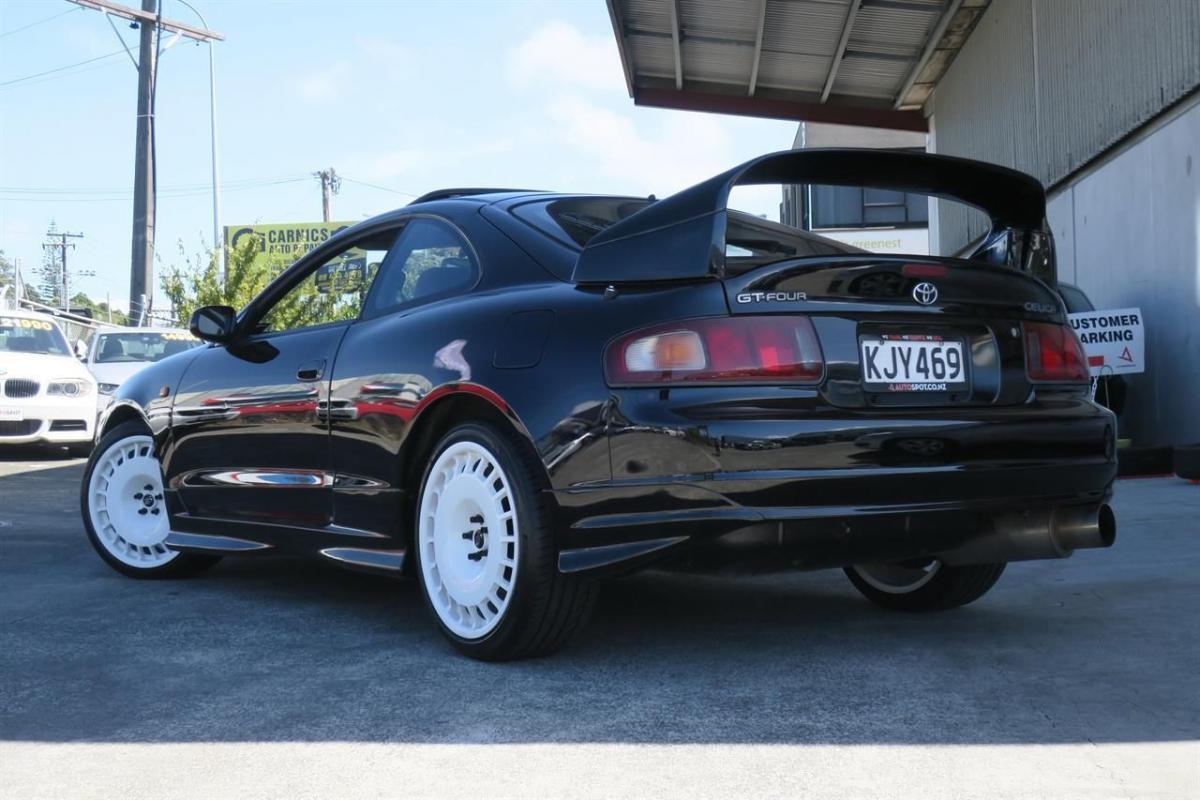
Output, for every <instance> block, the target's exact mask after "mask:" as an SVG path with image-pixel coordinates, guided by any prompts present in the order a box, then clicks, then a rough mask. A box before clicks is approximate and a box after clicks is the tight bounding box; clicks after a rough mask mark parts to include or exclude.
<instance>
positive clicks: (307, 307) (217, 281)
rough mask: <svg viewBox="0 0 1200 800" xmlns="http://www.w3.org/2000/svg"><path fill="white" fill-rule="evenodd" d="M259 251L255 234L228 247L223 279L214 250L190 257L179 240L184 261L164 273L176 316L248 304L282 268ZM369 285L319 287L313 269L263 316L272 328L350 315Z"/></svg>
mask: <svg viewBox="0 0 1200 800" xmlns="http://www.w3.org/2000/svg"><path fill="white" fill-rule="evenodd" d="M258 252H259V247H258V243H257V242H256V241H254V239H253V238H252V237H246V238H245V240H243V241H242V242H241V243H240V244H239V246H238V247H237V248H236V249H231V250H228V251H226V254H225V267H226V279H225V281H224V282H222V280H221V274H220V271H219V270H218V268H217V261H216V256H215V254H214V253H211V252H210V253H207V254H204V255H200V256H195V257H189V256H188V255H187V253H186V252H185V251H184V249H183V246H182V244H180V255H181V256H182V257H183V259H184V266H182V267H178V266H174V267H170V268H168V269H167V270H165V271H164V272H163V273H162V278H161V285H162V291H163V294H165V295H166V296H167V298H168V299H169V300H170V301H171V305H172V307H173V308H174V310H175V316H176V317H177V318H179V319H180V320H181V321H183V322H184V323H186V322H187V320H189V319H190V318H191V316H192V312H194V311H195V310H196V309H197V308H200V307H201V306H211V305H219V306H232V307H233V308H236V309H239V310H240V309H243V308H245V307H246V304H247V303H249V302H250V301H251V300H252V299H254V297H256V296H257V295H258V294H259V293H260V292H261V291H263V289H265V288H267V286H268V285H269V284H270V283H271V281H273V280H274V279H275V278H276V277H278V275H279V273H280V272H281V271H282V269H281V268H280V267H278V266H273V265H271V264H269V263H266V262H264V261H263V260H262V259H258V258H256V256H257V255H258ZM366 285H369V282H364V283H363V287H354V288H353V289H352V290H347V291H321V289H319V288H318V286H317V282H316V280H315V275H310V276H309V277H308V278H306V279H305V280H304V281H303V282H301V283H300V284H299V285H298V286H296V287H295V288H293V289H292V290H291V291H290V292H288V294H287V295H286V296H285V297H283V298H282V299H281V300H279V301H278V302H277V303H276V304H275V306H274V307H273V308H272V309H271V312H270V314H269V315H268V316H267V318H266V319H265V320H264V322H265V323H266V327H267V329H269V330H288V329H292V328H302V327H306V326H309V325H319V324H322V323H325V322H332V321H334V320H340V319H351V318H353V317H355V316H356V315H357V314H358V309H359V308H360V307H361V294H362V292H364V291H365V288H364V287H365V286H366Z"/></svg>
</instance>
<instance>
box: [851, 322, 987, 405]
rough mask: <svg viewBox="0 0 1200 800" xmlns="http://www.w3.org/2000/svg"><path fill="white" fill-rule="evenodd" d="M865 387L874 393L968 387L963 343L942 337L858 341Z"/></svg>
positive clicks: (909, 336)
mask: <svg viewBox="0 0 1200 800" xmlns="http://www.w3.org/2000/svg"><path fill="white" fill-rule="evenodd" d="M859 353H860V355H861V357H862V372H863V386H864V388H866V389H867V390H868V391H873V392H952V391H955V390H960V389H964V388H966V385H967V364H966V360H965V359H964V357H963V345H962V342H960V341H957V340H953V339H943V338H941V337H939V336H913V335H886V336H873V337H869V338H863V339H860V340H859Z"/></svg>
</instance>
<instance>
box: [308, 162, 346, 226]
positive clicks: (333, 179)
mask: <svg viewBox="0 0 1200 800" xmlns="http://www.w3.org/2000/svg"><path fill="white" fill-rule="evenodd" d="M313 177H314V178H316V179H318V180H319V181H321V215H322V219H324V220H325V221H326V222H329V221H330V220H331V219H332V218H333V217H332V209H331V207H330V200H331V199H332V198H331V195H335V194H337V193H338V190H340V189H341V188H342V179H341V178H339V177H338V174H337V170H335V169H334V168H333V167H330V168H329V169H323V170H321V171H320V172H314V173H313Z"/></svg>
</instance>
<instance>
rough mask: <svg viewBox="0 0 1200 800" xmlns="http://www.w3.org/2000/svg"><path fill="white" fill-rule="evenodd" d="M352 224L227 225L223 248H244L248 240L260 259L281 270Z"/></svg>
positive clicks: (256, 259)
mask: <svg viewBox="0 0 1200 800" xmlns="http://www.w3.org/2000/svg"><path fill="white" fill-rule="evenodd" d="M353 224H354V223H353V222H292V223H282V224H266V225H259V224H256V225H227V226H226V227H225V249H226V251H228V250H234V249H237V248H238V247H239V246H245V244H246V241H247V240H248V239H253V240H255V241H256V242H257V247H258V256H256V257H255V259H254V260H255V263H257V262H259V261H260V260H261V261H263V262H264V263H267V264H270V265H271V266H273V267H285V266H287V265H288V264H291V263H292V262H293V261H295V260H296V259H298V258H299V257H300V256H302V255H304V254H305V253H307V252H308V251H309V250H312V249H313V248H314V247H316V246H317V245H319V244H321V243H322V242H324V241H325V240H326V239H328V238H329V237H330V236H333V235H334V234H335V233H338V232H339V231H342V230H344V229H346V228H348V227H350V226H351V225H353Z"/></svg>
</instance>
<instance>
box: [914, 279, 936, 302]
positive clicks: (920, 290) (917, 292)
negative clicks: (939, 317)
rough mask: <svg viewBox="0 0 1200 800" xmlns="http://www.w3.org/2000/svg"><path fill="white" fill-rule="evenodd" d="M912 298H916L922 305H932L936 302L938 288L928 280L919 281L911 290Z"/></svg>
mask: <svg viewBox="0 0 1200 800" xmlns="http://www.w3.org/2000/svg"><path fill="white" fill-rule="evenodd" d="M912 296H913V300H916V301H917V302H918V303H920V304H921V305H923V306H928V305H932V304H934V303H936V302H937V299H938V290H937V287H936V286H934V285H933V284H932V283H930V282H929V281H921V282H920V283H918V284H917V285H916V286H914V287H913V290H912Z"/></svg>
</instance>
